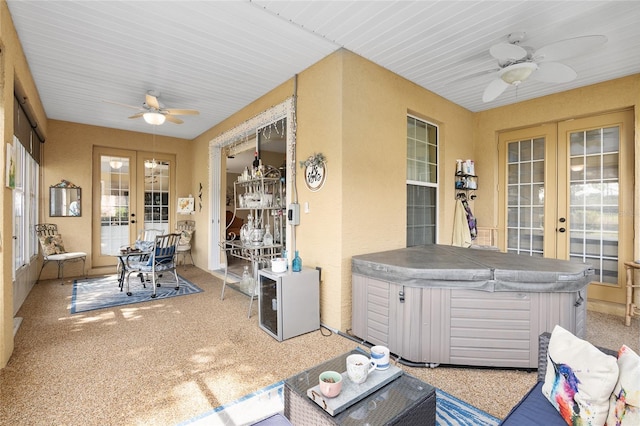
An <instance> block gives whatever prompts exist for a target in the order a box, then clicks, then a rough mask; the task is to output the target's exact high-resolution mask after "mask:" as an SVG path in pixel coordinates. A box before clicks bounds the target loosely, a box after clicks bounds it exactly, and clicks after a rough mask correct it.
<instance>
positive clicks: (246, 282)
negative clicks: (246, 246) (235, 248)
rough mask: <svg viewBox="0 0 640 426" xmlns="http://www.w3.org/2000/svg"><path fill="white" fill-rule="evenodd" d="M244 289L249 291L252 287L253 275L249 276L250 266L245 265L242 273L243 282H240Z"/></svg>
mask: <svg viewBox="0 0 640 426" xmlns="http://www.w3.org/2000/svg"><path fill="white" fill-rule="evenodd" d="M240 283H241V285H242V287H243V288H246V289H247V290H248V289H249V286H250V285H251V275H249V266H247V265H245V267H244V270H243V271H242V281H240Z"/></svg>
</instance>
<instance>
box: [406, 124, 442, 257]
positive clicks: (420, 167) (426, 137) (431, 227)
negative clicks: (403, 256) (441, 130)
mask: <svg viewBox="0 0 640 426" xmlns="http://www.w3.org/2000/svg"><path fill="white" fill-rule="evenodd" d="M407 180H408V181H411V184H407V247H411V246H416V245H423V244H435V242H436V217H437V203H436V192H437V187H436V186H435V184H437V182H438V128H437V127H436V126H434V125H432V124H430V123H427V122H425V121H421V120H419V119H417V118H415V117H407ZM416 182H421V183H417V184H416Z"/></svg>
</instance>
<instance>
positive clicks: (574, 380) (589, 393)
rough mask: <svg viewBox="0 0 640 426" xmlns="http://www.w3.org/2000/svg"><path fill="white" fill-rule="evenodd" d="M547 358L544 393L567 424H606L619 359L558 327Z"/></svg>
mask: <svg viewBox="0 0 640 426" xmlns="http://www.w3.org/2000/svg"><path fill="white" fill-rule="evenodd" d="M547 361H548V363H547V371H546V375H545V380H544V385H543V386H542V393H543V394H544V395H545V396H546V397H547V398H548V399H549V401H551V404H553V406H554V407H556V409H557V410H558V411H559V412H560V415H561V416H562V418H564V420H565V421H566V422H567V424H570V425H571V424H576V423H581V424H584V425H603V424H604V423H605V421H606V420H607V415H608V412H609V398H610V397H611V392H612V391H613V388H614V386H615V385H616V382H617V380H618V363H617V360H616V358H615V357H613V356H610V355H606V354H604V353H602V352H600V351H599V350H598V349H597V348H596V347H595V346H593V345H592V344H591V343H589V342H587V341H585V340H582V339H579V338H578V337H576V336H574V335H573V334H571V333H570V332H569V331H567V330H565V329H564V328H562V327H560V326H556V327H555V328H554V329H553V332H552V333H551V339H550V341H549V350H548V352H547Z"/></svg>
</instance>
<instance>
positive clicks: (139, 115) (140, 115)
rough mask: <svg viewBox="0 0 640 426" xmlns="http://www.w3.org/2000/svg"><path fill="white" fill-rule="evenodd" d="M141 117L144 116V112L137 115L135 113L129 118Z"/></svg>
mask: <svg viewBox="0 0 640 426" xmlns="http://www.w3.org/2000/svg"><path fill="white" fill-rule="evenodd" d="M143 115H144V112H139V113H137V114H133V115H132V116H131V117H129V118H140V117H142V116H143Z"/></svg>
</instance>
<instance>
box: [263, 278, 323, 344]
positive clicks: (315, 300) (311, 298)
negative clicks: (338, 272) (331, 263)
mask: <svg viewBox="0 0 640 426" xmlns="http://www.w3.org/2000/svg"><path fill="white" fill-rule="evenodd" d="M258 277H259V278H258V279H259V280H260V289H259V292H258V317H259V324H260V328H262V329H263V330H264V331H266V332H267V333H268V334H270V335H271V336H272V337H273V338H275V339H276V340H278V341H283V340H286V339H289V338H291V337H295V336H299V335H300V334H304V333H308V332H310V331H314V330H318V329H319V328H320V281H319V280H320V272H319V271H318V270H316V269H311V268H303V269H302V271H300V272H291V271H290V270H289V271H287V272H282V273H276V272H272V271H271V270H269V269H262V270H260V272H259V274H258Z"/></svg>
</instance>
